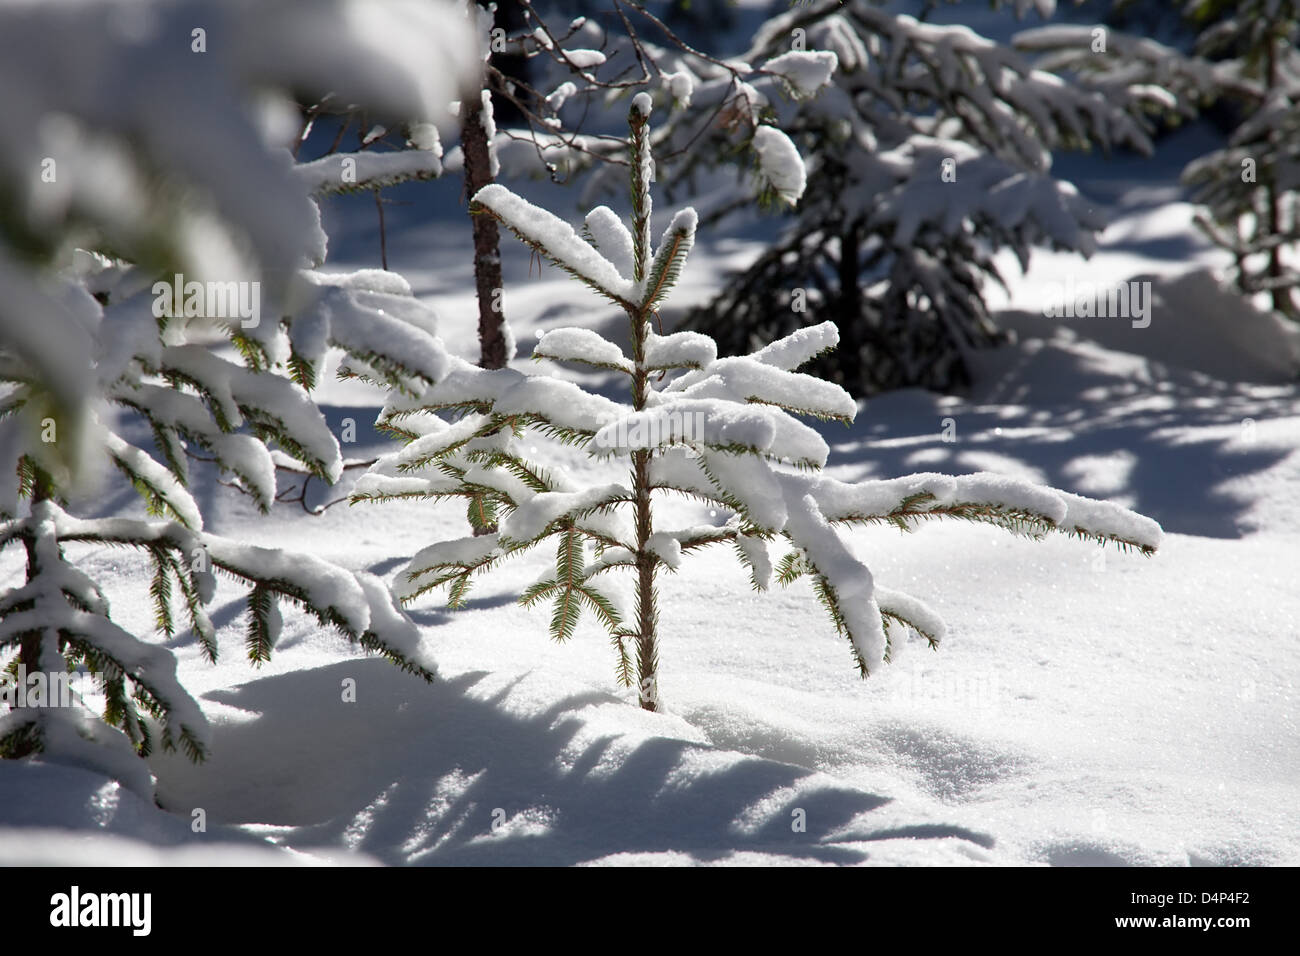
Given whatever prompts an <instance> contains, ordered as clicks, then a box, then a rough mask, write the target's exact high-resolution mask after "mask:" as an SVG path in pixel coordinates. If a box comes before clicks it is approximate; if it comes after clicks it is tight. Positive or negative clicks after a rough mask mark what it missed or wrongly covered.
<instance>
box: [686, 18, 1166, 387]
mask: <svg viewBox="0 0 1300 956" xmlns="http://www.w3.org/2000/svg"><path fill="white" fill-rule="evenodd" d="M1028 6H1029V4H1028V3H1020V4H1018V7H1019V8H1020V9H1021V10H1023V9H1024V8H1026V7H1028ZM1038 6H1039V7H1041V8H1042V9H1043V11H1044V12H1045V13H1044V15H1046V14H1048V13H1050V12H1051V7H1052V4H1051V3H1042V4H1038ZM792 46H793V47H795V48H796V49H807V50H827V51H830V52H833V53H834V54H835V58H836V62H837V64H838V66H837V69H836V70H835V74H834V81H833V83H832V84H831V86H830V88H828V89H827V90H825V91H823V92H822V93H820V94H819V95H817V96H816V97H815V98H812V99H811V100H809V101H808V102H806V103H804V104H801V106H800V108H799V109H798V110H795V111H787V115H782V116H780V117H779V118H778V124H779V125H780V126H781V128H782V129H783V130H784V131H785V133H787V134H788V135H789V136H790V138H791V139H793V140H794V142H795V143H796V144H797V145H798V146H799V147H800V148H801V149H802V151H803V152H804V153H805V154H806V155H808V156H810V157H811V162H810V170H809V173H808V185H807V190H806V192H805V193H804V195H803V198H802V200H801V201H800V203H799V207H798V210H797V211H796V213H795V216H794V223H793V225H791V226H790V227H789V228H788V229H787V230H786V231H785V234H784V235H783V236H782V237H781V238H780V239H779V240H778V241H777V242H776V243H775V244H774V245H773V246H772V247H771V248H769V249H768V250H766V251H765V252H763V253H762V254H761V255H760V256H759V257H758V258H757V260H755V262H754V263H753V264H752V265H751V266H750V267H749V268H748V269H747V270H745V271H744V272H743V273H741V274H740V275H737V276H736V277H734V278H733V279H732V280H731V281H730V282H729V283H728V284H727V287H726V288H725V289H724V290H723V292H722V293H721V295H719V296H718V298H717V299H715V300H714V301H713V302H711V303H710V304H709V305H708V306H707V307H705V308H702V309H699V310H697V311H695V312H694V313H693V314H692V315H691V317H690V318H689V319H688V325H689V327H691V328H695V329H698V330H700V331H703V332H706V333H708V334H710V335H712V336H714V337H715V338H716V339H717V341H718V344H719V347H720V348H722V349H723V350H724V351H726V352H732V353H741V352H745V351H748V350H749V349H751V348H753V347H755V345H757V344H758V343H761V342H764V341H768V340H770V339H772V338H774V337H777V336H780V335H785V334H788V333H789V332H790V331H792V330H794V329H797V328H800V327H801V326H804V325H806V324H809V323H813V322H817V321H822V320H830V321H833V322H834V323H835V324H836V325H837V326H838V327H839V329H840V335H841V342H840V348H839V349H838V350H837V351H836V352H835V353H833V354H831V355H828V356H826V357H824V358H823V359H822V360H820V361H819V362H818V364H817V366H816V368H817V370H818V372H819V373H820V374H822V375H824V376H826V377H828V378H830V379H831V380H833V381H836V382H838V383H840V384H842V385H843V386H844V387H846V388H849V389H850V390H852V391H854V392H855V393H858V394H869V393H872V392H875V391H879V390H882V389H889V388H897V387H901V386H923V387H927V388H934V389H947V388H950V387H953V386H956V385H961V384H964V383H967V382H968V381H969V374H968V370H967V358H968V356H969V355H970V353H971V351H972V350H974V349H977V348H980V347H984V346H988V345H990V344H993V343H994V342H996V341H998V338H999V333H998V330H997V328H996V327H995V325H994V324H993V321H992V319H991V316H990V315H989V310H988V307H987V304H986V300H985V287H986V284H987V283H988V281H990V280H992V281H1001V280H1000V276H999V274H998V269H997V267H996V265H995V263H994V259H993V254H994V253H995V252H996V251H997V250H999V249H1002V248H1009V249H1012V250H1014V251H1015V253H1016V256H1017V258H1018V260H1019V262H1020V264H1021V267H1022V268H1026V267H1027V265H1028V261H1029V256H1030V251H1031V249H1032V247H1034V246H1036V245H1042V246H1048V247H1051V248H1056V249H1068V250H1072V251H1077V252H1080V253H1082V254H1084V255H1088V254H1091V252H1092V250H1093V248H1094V246H1095V237H1094V234H1095V232H1096V231H1097V230H1099V229H1100V228H1101V226H1102V225H1103V224H1104V219H1103V218H1102V216H1101V213H1100V211H1099V210H1097V209H1095V208H1093V207H1092V205H1091V203H1089V202H1087V201H1086V200H1084V199H1083V198H1082V197H1080V196H1079V195H1078V193H1077V192H1076V191H1075V189H1074V188H1073V187H1072V186H1071V185H1070V184H1069V183H1065V182H1063V181H1061V180H1059V179H1057V178H1056V177H1055V176H1054V175H1053V174H1052V170H1051V156H1052V153H1053V152H1054V151H1056V150H1060V149H1075V148H1087V147H1089V146H1093V145H1099V146H1101V147H1103V148H1106V149H1110V148H1114V147H1120V146H1128V147H1132V148H1136V149H1139V150H1143V151H1148V150H1149V149H1150V140H1149V136H1148V130H1147V129H1146V128H1145V125H1144V123H1143V122H1142V121H1141V116H1140V112H1139V111H1138V110H1137V109H1135V107H1137V106H1141V105H1142V104H1141V103H1140V102H1136V101H1135V100H1129V101H1120V102H1118V103H1112V102H1110V101H1108V100H1107V99H1106V97H1105V96H1103V95H1102V94H1101V93H1100V92H1098V91H1095V90H1088V89H1084V88H1080V87H1079V86H1076V85H1072V84H1070V83H1068V82H1062V80H1061V79H1060V77H1058V76H1056V75H1054V74H1051V73H1048V72H1045V71H1043V70H1040V69H1036V68H1034V66H1033V65H1031V64H1030V63H1029V62H1028V60H1027V59H1026V58H1024V57H1023V56H1021V55H1020V54H1019V53H1017V52H1016V51H1014V50H1012V49H1009V48H1007V47H1005V46H1003V45H1001V44H998V43H996V42H994V41H992V40H988V39H986V38H984V37H982V36H980V35H978V34H976V33H974V32H973V31H972V30H971V29H969V28H968V27H965V26H940V25H933V24H928V23H925V22H922V21H919V20H917V19H915V18H913V17H911V16H907V15H903V14H895V13H890V12H887V11H885V10H882V9H880V8H879V6H878V5H876V4H873V3H871V2H869V0H848V2H846V3H841V2H839V0H820V2H815V3H811V4H799V5H796V6H794V7H793V8H792V9H791V10H789V11H788V12H787V13H784V14H782V15H780V16H777V17H775V18H773V19H771V20H769V21H767V22H766V23H765V24H764V25H763V27H762V28H761V29H760V30H759V32H758V34H757V36H756V37H755V39H754V43H753V46H752V47H751V49H750V51H749V52H748V53H746V54H744V55H743V59H746V60H750V61H760V60H764V59H769V58H772V57H775V56H777V55H779V54H780V53H781V52H782V51H787V50H790V49H791V48H792Z"/></svg>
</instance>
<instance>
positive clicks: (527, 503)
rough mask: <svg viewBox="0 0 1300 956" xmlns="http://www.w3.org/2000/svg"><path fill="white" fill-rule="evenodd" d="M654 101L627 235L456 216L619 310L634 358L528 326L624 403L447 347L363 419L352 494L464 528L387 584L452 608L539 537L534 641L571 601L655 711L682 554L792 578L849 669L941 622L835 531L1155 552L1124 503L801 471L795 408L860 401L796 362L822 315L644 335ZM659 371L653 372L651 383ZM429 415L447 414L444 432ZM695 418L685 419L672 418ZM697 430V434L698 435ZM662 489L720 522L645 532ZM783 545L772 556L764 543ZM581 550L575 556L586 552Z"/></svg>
mask: <svg viewBox="0 0 1300 956" xmlns="http://www.w3.org/2000/svg"><path fill="white" fill-rule="evenodd" d="M649 112H650V100H649V98H648V97H647V96H645V95H644V94H640V95H638V96H637V97H636V98H635V99H634V100H633V105H632V110H631V112H630V114H629V123H630V126H631V159H632V163H631V170H632V174H631V191H632V210H633V213H632V223H631V225H632V228H631V230H629V229H628V228H627V226H626V225H624V223H623V222H622V221H621V220H620V219H618V217H617V216H615V214H614V213H613V212H612V211H610V210H609V209H608V208H605V207H598V208H596V209H595V210H593V211H592V212H591V213H590V214H589V215H588V216H587V218H586V222H585V230H584V232H585V236H579V235H578V234H577V233H576V232H575V231H574V230H573V229H572V228H571V227H570V226H569V225H568V224H566V223H564V222H563V221H561V220H560V219H558V218H556V217H555V216H553V215H551V214H550V213H548V212H546V211H545V210H542V209H539V208H537V207H535V206H533V205H531V204H529V203H527V202H525V201H524V200H522V199H520V198H519V197H517V196H515V195H514V194H512V193H511V192H509V191H508V190H507V189H505V188H504V187H502V186H499V185H492V186H487V187H485V188H483V189H481V190H480V191H479V192H478V193H477V194H476V195H475V196H474V198H473V209H474V210H475V211H476V212H477V213H479V214H481V215H490V216H494V217H496V218H497V219H498V220H500V221H501V222H502V223H503V224H504V225H505V226H507V227H508V228H509V229H510V230H511V231H512V232H514V233H515V235H516V236H518V237H519V238H520V239H521V240H523V241H524V242H525V243H526V244H528V245H529V246H530V247H532V248H533V249H534V250H535V251H537V252H538V253H540V254H541V255H543V256H545V257H546V258H547V259H549V260H550V261H551V262H553V263H554V264H555V265H557V266H559V267H560V268H562V269H564V270H565V271H567V272H569V273H570V274H572V275H573V276H574V277H576V278H577V279H578V280H579V281H581V282H583V283H585V284H586V285H587V286H589V287H590V288H591V289H592V290H593V291H595V292H596V293H597V294H599V295H601V296H603V297H605V298H607V299H609V300H611V301H613V302H615V303H617V304H618V305H619V306H621V307H622V308H623V309H624V310H625V311H626V312H627V315H628V319H629V322H630V327H631V328H630V332H631V346H632V354H631V355H630V356H629V355H626V354H625V353H624V352H623V350H622V349H621V348H620V347H619V346H617V345H616V344H614V343H613V342H611V341H609V340H607V339H605V338H603V337H602V336H600V335H599V334H598V333H596V332H595V331H593V330H590V329H583V328H565V329H556V330H553V331H550V332H547V333H546V334H544V335H543V336H542V337H541V338H540V340H539V341H538V344H537V347H536V349H535V351H534V353H533V354H534V358H538V359H541V358H547V359H553V360H556V361H563V362H577V363H581V364H583V365H587V366H590V367H594V368H598V369H608V370H610V371H613V372H616V373H618V374H619V375H621V376H625V379H624V382H625V384H626V386H627V390H628V393H629V399H630V402H615V401H611V400H609V399H607V398H603V397H601V396H597V395H593V394H590V393H588V392H586V391H584V390H583V389H582V388H581V387H580V386H578V385H576V384H573V383H571V382H566V381H561V380H558V379H554V378H549V377H543V376H529V375H524V374H522V373H521V372H518V371H516V370H512V369H499V370H485V369H481V368H478V367H475V366H472V365H470V364H469V363H467V362H465V361H463V360H458V359H454V358H453V359H451V370H450V372H449V373H448V374H447V375H446V376H445V377H443V378H441V379H440V380H438V381H437V382H436V383H435V384H434V385H432V386H431V387H430V388H429V389H427V390H426V391H424V393H423V394H421V395H420V396H419V397H418V398H415V399H411V398H409V397H406V396H401V395H395V396H394V397H393V399H392V400H391V401H390V402H389V403H388V405H387V407H386V408H385V410H384V413H383V414H382V415H381V418H380V424H381V425H382V426H383V427H386V428H388V429H390V430H392V431H393V432H395V433H397V434H399V435H402V436H403V437H404V438H405V439H407V444H406V445H405V447H404V448H403V449H402V450H401V451H399V452H397V453H394V454H392V455H389V456H386V457H384V458H382V459H380V460H379V461H378V462H377V463H376V464H375V466H374V467H373V468H372V469H371V470H370V472H369V473H368V474H367V475H366V476H364V477H363V478H362V479H361V481H360V482H359V483H358V484H357V486H356V488H355V490H354V493H353V500H354V501H363V500H369V501H382V500H388V499H396V498H421V499H449V498H463V499H465V500H466V501H467V502H468V510H469V516H470V520H471V523H472V524H473V525H474V527H475V529H476V531H478V532H479V533H478V534H476V535H474V536H471V537H466V538H461V539H457V540H453V541H441V542H437V543H435V544H432V545H430V546H428V547H426V548H424V549H423V550H421V551H420V552H419V553H418V554H416V555H415V556H414V558H413V559H412V560H411V562H410V564H409V565H408V567H407V568H406V570H405V572H404V573H403V574H401V575H399V582H400V583H399V586H398V592H397V593H398V596H399V597H400V598H401V599H402V600H405V601H410V600H412V599H414V598H416V597H418V596H419V595H422V594H424V593H425V592H427V591H429V590H431V589H433V588H436V587H439V586H441V585H446V586H447V587H448V591H449V598H450V603H451V605H452V606H460V605H462V604H463V603H464V601H465V597H466V593H467V591H468V589H469V586H470V578H471V576H472V575H474V574H476V573H481V572H485V571H487V570H489V569H491V568H493V567H494V566H496V565H497V564H498V563H499V562H501V561H502V560H503V559H504V558H507V557H509V556H511V555H514V554H518V553H520V552H523V551H526V550H528V549H530V548H533V547H536V546H538V545H541V544H542V543H544V542H547V541H553V542H554V545H555V548H556V554H555V565H554V567H553V568H552V569H550V570H548V571H547V573H546V574H545V575H544V576H543V577H542V578H541V579H540V580H538V581H537V582H536V583H534V584H532V585H531V586H530V587H528V588H527V589H526V590H525V591H524V592H523V594H522V595H521V597H520V600H521V602H522V603H523V604H525V605H533V604H536V603H538V602H541V601H550V602H552V608H553V610H552V615H551V624H550V631H551V635H552V636H553V637H554V638H555V639H557V640H564V639H566V638H568V637H569V636H570V635H571V634H572V633H573V631H574V628H575V626H576V624H577V621H578V618H579V615H580V613H581V612H582V610H583V609H586V610H588V611H590V612H591V613H593V614H594V615H595V616H596V618H597V619H598V620H599V621H600V623H601V624H603V625H604V627H605V628H606V629H607V630H608V632H609V634H610V636H611V639H612V642H613V645H614V648H615V650H616V653H617V658H618V665H617V669H618V677H619V680H620V681H621V682H622V683H623V684H624V686H633V684H634V683H635V685H636V687H637V689H638V693H639V696H640V700H641V705H642V706H643V707H644V708H646V709H648V710H655V709H656V708H657V702H658V670H659V663H658V657H657V653H658V652H657V628H658V609H657V608H658V592H657V581H656V579H657V575H658V572H659V570H660V569H661V568H662V569H665V570H667V571H675V570H677V569H678V568H679V567H680V566H681V563H682V559H683V557H684V556H685V555H686V554H688V553H689V552H691V551H695V550H698V549H700V548H704V547H707V546H709V545H714V544H724V545H729V546H730V547H731V548H732V549H733V550H734V551H735V553H736V556H737V557H738V558H739V560H740V561H741V562H742V563H743V564H744V565H745V566H746V567H747V568H748V570H749V572H750V575H751V578H752V582H753V586H754V587H755V588H756V589H760V590H762V589H766V588H767V587H768V586H769V585H770V584H771V582H772V581H773V580H774V579H775V580H776V581H779V582H780V583H781V584H789V583H790V582H792V581H794V580H796V579H798V578H800V577H802V576H804V575H807V576H809V577H810V578H811V579H812V583H813V587H814V589H815V591H816V593H817V595H818V598H819V599H820V601H821V603H822V604H823V606H824V607H825V608H826V611H827V613H828V614H829V616H830V619H831V622H832V623H833V625H834V626H835V628H836V630H838V632H839V633H840V634H842V635H843V636H844V637H846V638H847V639H848V640H849V643H850V647H851V650H852V654H853V659H854V661H855V662H856V664H857V666H858V669H859V670H860V672H861V673H862V675H863V676H866V675H867V674H868V673H869V672H870V671H872V670H873V669H875V668H876V667H878V666H879V665H880V664H881V663H882V662H884V661H887V660H888V659H889V656H890V649H891V647H892V645H893V642H894V641H895V640H896V639H897V638H898V637H901V635H902V633H903V632H904V631H905V629H907V628H910V629H912V630H913V631H915V632H916V633H918V634H919V635H921V636H922V637H923V638H925V639H926V640H927V641H929V642H930V644H931V645H935V644H937V643H938V641H939V640H940V639H941V638H942V636H943V633H944V627H943V623H942V622H941V621H940V620H939V618H938V617H937V616H936V615H935V614H934V612H932V611H931V610H930V609H929V608H928V607H926V606H925V605H924V604H922V603H921V602H920V601H917V600H915V599H913V598H910V597H907V596H906V595H903V594H899V593H897V592H895V591H891V590H888V589H886V588H883V587H879V586H877V585H876V584H875V582H874V581H873V579H872V575H871V571H870V570H869V569H868V567H867V566H866V564H864V563H863V562H862V561H861V560H859V559H858V558H857V557H855V555H854V554H853V551H852V550H851V549H850V547H849V546H848V544H847V543H846V542H845V541H844V539H843V538H842V537H841V535H840V533H839V530H838V529H839V528H840V527H843V526H850V525H865V524H892V525H894V526H896V527H898V528H900V529H902V530H909V529H911V528H913V527H915V526H917V525H920V524H921V523H923V522H925V521H927V520H932V519H937V518H960V519H964V520H968V521H979V522H984V523H987V524H992V525H996V526H998V527H1001V528H1004V529H1006V530H1008V531H1012V532H1015V533H1020V534H1026V535H1031V536H1038V535H1042V534H1044V533H1046V532H1048V531H1061V532H1064V533H1066V534H1070V535H1074V536H1076V537H1082V538H1089V539H1093V540H1096V541H1099V542H1112V543H1115V544H1118V545H1119V546H1120V547H1122V548H1130V547H1132V548H1137V549H1138V550H1140V551H1142V552H1143V553H1148V554H1149V553H1151V552H1153V551H1154V550H1155V549H1156V547H1157V546H1158V545H1159V542H1160V537H1161V531H1160V528H1159V526H1157V525H1156V524H1155V522H1153V521H1151V520H1150V519H1148V518H1144V517H1142V516H1140V515H1136V514H1134V513H1132V512H1130V511H1126V510H1124V509H1123V508H1119V507H1117V506H1115V505H1112V504H1107V503H1104V502H1098V501H1092V500H1089V499H1086V498H1081V497H1078V496H1075V495H1071V494H1067V493H1064V492H1060V491H1053V490H1050V489H1046V488H1041V487H1038V486H1035V485H1031V484H1028V483H1026V482H1023V481H1017V480H1014V479H1009V478H1004V477H1000V476H997V475H991V474H976V475H966V476H962V477H949V476H945V475H935V474H921V475H911V476H907V477H903V478H896V479H892V480H886V481H866V482H860V483H856V484H848V483H844V482H840V481H836V480H833V479H831V478H826V477H823V476H821V475H818V474H817V470H818V469H820V468H821V467H822V466H823V465H825V463H826V458H827V454H828V448H827V446H826V443H825V441H824V440H823V439H822V438H821V436H820V435H819V434H818V433H817V432H816V431H815V430H814V429H812V428H810V427H809V426H807V425H805V424H803V423H802V422H800V421H798V420H797V419H796V418H795V417H794V416H795V415H811V416H813V417H816V418H821V419H835V420H839V421H843V422H848V421H850V420H852V418H853V417H854V415H855V413H856V404H855V403H854V401H853V399H852V398H851V397H850V396H849V395H848V394H847V393H846V392H845V391H844V390H843V389H841V388H840V387H839V386H837V385H834V384H831V383H829V382H825V381H822V380H820V379H816V378H813V377H812V376H809V375H805V374H801V373H799V372H797V371H796V369H798V368H799V367H800V366H801V365H803V364H804V363H806V362H808V361H809V360H810V359H812V358H814V357H815V356H817V355H818V354H820V353H821V352H823V351H824V350H826V349H829V348H832V347H834V345H835V343H836V341H837V339H838V334H837V332H836V329H835V327H834V326H833V325H832V324H830V323H823V324H821V325H817V326H811V327H807V328H804V329H800V330H799V331H797V332H795V333H794V334H792V335H789V336H787V337H786V338H783V339H781V340H780V341H777V342H773V343H772V344H770V345H768V346H766V347H764V348H762V349H759V350H758V351H756V352H754V353H752V354H751V355H747V356H741V357H731V358H719V357H718V355H717V350H716V346H715V344H714V342H713V340H712V339H710V338H708V337H706V336H703V335H700V334H698V333H694V332H678V333H675V334H671V335H658V334H656V333H655V332H654V331H653V330H652V327H651V322H652V318H653V316H654V313H655V310H656V309H657V308H658V307H659V306H660V304H661V303H662V302H663V301H664V299H665V297H666V296H667V294H668V292H669V290H670V289H671V288H672V286H673V284H674V282H675V281H676V279H677V277H678V276H679V275H680V273H681V269H682V266H683V264H684V263H685V261H686V256H687V254H688V252H689V251H690V249H691V246H692V244H693V242H694V237H695V224H696V215H695V212H694V210H692V209H684V210H682V211H680V212H678V213H677V214H676V215H675V216H674V217H673V219H672V221H671V223H670V224H669V226H668V229H667V230H666V231H665V232H664V234H663V236H662V238H661V239H660V241H659V245H658V246H657V248H655V249H653V250H652V249H651V245H650V179H651V162H652V160H651V156H650V151H649V146H648V133H647V127H648V122H649ZM664 373H670V374H671V377H667V378H666V384H663V385H662V387H659V385H658V383H659V382H660V381H661V379H663V378H664ZM437 412H454V413H459V415H460V417H459V418H457V419H456V420H455V421H454V422H452V423H448V422H446V421H444V420H443V419H442V418H440V417H438V416H437V415H436V414H435V413H437ZM686 422H691V423H692V426H693V427H692V428H691V429H690V430H688V429H686V428H685V423H686ZM695 423H699V424H701V425H702V428H699V429H697V428H695V427H694V425H695ZM530 430H535V431H536V432H538V433H540V434H542V435H546V436H549V437H551V438H554V439H558V440H560V441H562V442H564V443H566V444H570V445H575V446H579V447H581V448H583V449H585V450H586V452H587V453H588V454H589V455H590V456H592V457H593V458H600V457H605V456H609V455H616V456H620V457H622V458H625V459H626V460H627V461H628V464H629V470H630V475H629V480H628V482H627V483H615V484H608V485H597V486H583V485H581V484H579V483H578V482H577V481H575V480H574V479H572V478H570V477H568V476H567V475H565V474H564V473H563V471H562V470H561V469H559V468H557V467H544V466H542V465H541V464H539V463H537V462H535V461H532V460H530V458H529V456H528V455H527V454H526V453H525V452H526V447H527V442H526V441H525V436H526V434H527V432H529V431H530ZM664 494H680V495H685V496H688V497H690V498H693V499H696V500H699V501H701V502H706V503H709V504H712V505H715V506H717V507H719V508H722V509H725V510H727V511H729V512H731V513H732V517H731V518H730V519H729V520H728V521H727V522H726V523H725V524H724V525H722V526H715V525H703V526H697V527H688V528H670V529H661V528H659V527H657V525H656V522H655V508H654V501H655V499H656V496H659V495H664ZM782 542H784V543H785V545H786V546H787V547H788V551H787V553H785V555H784V556H783V557H781V558H779V559H778V560H775V561H774V560H773V556H772V553H771V548H772V547H773V546H774V545H777V544H779V543H782ZM589 544H590V545H592V546H594V551H593V554H592V555H591V556H590V557H589V556H588V554H587V546H588V545H589ZM616 569H617V570H629V571H632V572H633V573H634V574H635V589H634V598H633V600H632V602H631V607H626V606H620V604H621V603H624V602H621V601H620V597H619V593H618V592H617V591H616V590H614V589H612V588H610V587H609V586H608V582H607V580H606V576H607V575H608V573H609V572H611V571H614V570H616Z"/></svg>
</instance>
